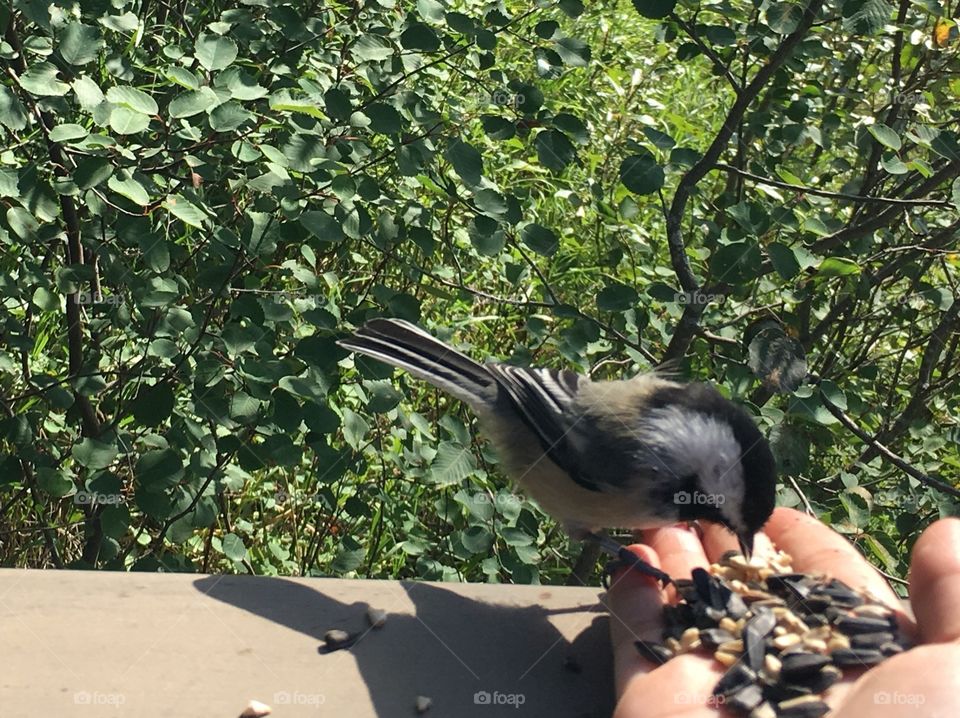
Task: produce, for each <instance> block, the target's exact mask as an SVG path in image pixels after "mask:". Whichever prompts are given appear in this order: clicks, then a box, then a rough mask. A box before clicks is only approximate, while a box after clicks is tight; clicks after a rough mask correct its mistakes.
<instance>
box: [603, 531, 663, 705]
mask: <svg viewBox="0 0 960 718" xmlns="http://www.w3.org/2000/svg"><path fill="white" fill-rule="evenodd" d="M627 548H628V549H629V550H630V551H631V552H632V553H633V554H634V555H635V556H637V557H638V558H640V559H642V560H643V561H646V562H647V563H649V564H650V565H651V566H655V567H657V568H661V566H660V558H659V556H657V553H656V551H654V550H653V549H652V548H650V547H649V546H643V545H640V544H637V545H633V546H628V547H627ZM603 602H604V603H605V604H606V607H607V610H608V611H609V612H610V640H611V643H612V645H613V662H614V676H615V682H616V686H617V693H618V695H619V693H620V690H621V689H622V687H623V686H625V685H626V683H627V682H628V681H629V680H630V678H631V677H632V676H634V675H636V674H638V673H646V672H648V671H651V670H653V669H654V668H655V667H656V666H655V665H654V664H653V663H651V662H650V661H648V660H646V659H645V658H643V657H641V655H640V654H639V653H638V652H637V648H636V646H635V645H634V642H635V641H638V640H643V641H660V640H661V638H662V634H663V596H662V594H661V591H660V586H659V584H658V583H657V582H656V581H655V580H654V579H653V578H651V577H650V576H644V575H642V574H640V573H639V572H638V571H634V570H632V569H629V568H624V569H620V570H618V571H616V572H615V573H614V575H613V576H611V577H610V589H609V590H608V591H607V594H606V596H605V597H604V599H603Z"/></svg>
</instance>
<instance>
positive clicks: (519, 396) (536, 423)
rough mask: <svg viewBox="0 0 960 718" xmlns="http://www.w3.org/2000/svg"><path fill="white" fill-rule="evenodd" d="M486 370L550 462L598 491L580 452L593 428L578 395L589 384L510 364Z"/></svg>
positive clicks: (567, 374)
mask: <svg viewBox="0 0 960 718" xmlns="http://www.w3.org/2000/svg"><path fill="white" fill-rule="evenodd" d="M487 370H488V371H489V372H490V373H491V374H492V375H493V377H494V378H495V379H496V381H497V384H499V385H500V387H501V388H502V389H503V391H504V392H505V393H506V395H507V397H509V399H510V403H511V404H512V408H513V409H514V410H515V411H516V412H517V413H518V414H519V415H520V417H521V418H522V419H523V422H524V423H525V424H526V425H527V427H528V428H529V429H530V430H531V431H533V433H534V434H535V435H536V437H537V438H538V439H539V440H540V444H541V445H542V447H543V450H544V453H546V455H547V456H548V457H549V458H550V460H551V461H553V463H555V464H556V465H557V466H559V467H560V468H561V469H563V470H564V471H565V472H567V473H568V474H569V475H570V477H571V478H572V479H573V480H574V481H576V482H577V483H578V484H580V485H581V486H583V487H584V488H586V489H590V490H591V491H599V490H600V489H599V487H598V486H597V484H596V483H595V482H594V481H592V480H591V479H590V478H589V477H588V476H587V472H586V471H585V470H584V468H585V467H584V466H583V462H582V456H581V451H580V448H579V447H581V446H584V445H585V443H587V442H589V437H588V435H587V434H588V433H589V430H590V426H589V423H584V422H583V421H582V419H583V416H581V415H580V413H579V411H578V409H577V402H576V399H577V392H578V391H579V388H580V386H581V385H582V383H584V382H589V381H590V380H589V379H588V378H586V377H584V376H581V375H579V374H576V373H574V372H572V371H567V370H560V369H532V368H528V367H520V366H512V365H510V364H488V365H487Z"/></svg>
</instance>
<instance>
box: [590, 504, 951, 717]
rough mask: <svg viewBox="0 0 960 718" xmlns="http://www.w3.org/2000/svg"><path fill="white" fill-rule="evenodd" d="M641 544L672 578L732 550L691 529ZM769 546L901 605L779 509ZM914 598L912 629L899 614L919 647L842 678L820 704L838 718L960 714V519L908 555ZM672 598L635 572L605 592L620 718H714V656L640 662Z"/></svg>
mask: <svg viewBox="0 0 960 718" xmlns="http://www.w3.org/2000/svg"><path fill="white" fill-rule="evenodd" d="M644 538H645V539H646V541H647V544H646V545H638V546H635V547H632V550H633V551H634V552H635V553H636V554H637V555H638V556H639V557H640V558H642V559H643V560H645V561H647V562H649V563H651V564H653V565H654V566H659V567H661V568H663V570H665V571H666V572H667V573H669V574H670V575H673V576H689V575H690V571H691V569H693V568H695V567H697V566H707V565H708V564H709V563H710V562H712V561H715V560H717V559H718V557H719V556H720V555H721V554H722V553H723V552H724V551H727V550H729V549H735V548H736V542H735V540H734V539H733V537H732V536H730V535H728V534H727V533H726V532H725V531H723V529H720V528H716V527H707V528H706V529H705V531H704V535H703V538H702V539H701V538H700V537H699V536H698V535H697V534H696V533H694V532H693V531H691V530H688V529H681V528H669V529H658V530H655V531H650V532H646V533H645V534H644ZM771 541H772V542H773V543H774V544H776V546H777V547H778V548H781V549H783V550H784V551H786V552H787V553H788V554H790V555H791V556H792V557H793V565H794V568H795V569H796V570H797V571H802V572H805V573H826V574H828V575H831V576H835V577H836V578H839V579H841V580H842V581H844V582H845V583H847V584H849V585H850V586H853V587H856V588H860V589H865V590H867V591H869V592H871V593H872V594H873V595H875V596H876V597H877V598H879V599H880V600H882V601H884V602H885V603H887V604H888V605H890V606H891V607H894V608H897V609H900V606H901V603H900V600H899V599H898V598H897V597H896V595H895V594H894V593H893V591H892V590H891V589H890V587H889V585H887V583H886V581H885V580H884V579H883V578H882V577H881V576H880V575H879V574H878V573H877V572H876V571H875V570H874V569H873V568H872V567H871V566H870V565H869V564H868V563H867V562H866V561H865V560H864V559H863V558H862V557H861V556H860V554H859V553H858V551H857V550H856V549H855V548H854V547H853V546H852V545H851V544H849V543H848V542H847V541H846V540H845V539H844V538H842V537H841V536H840V535H839V534H837V533H835V532H833V531H832V530H830V529H829V528H827V527H826V526H824V525H823V524H822V523H820V522H819V521H817V520H816V519H813V518H811V517H809V516H806V515H804V514H801V513H798V512H796V511H792V510H790V509H777V510H776V511H775V512H774V514H773V516H772V517H771V519H770V521H769V522H768V524H767V526H766V528H765V533H764V534H761V535H759V536H758V537H757V543H756V551H757V552H758V553H760V552H764V551H770V550H772V544H771ZM910 595H911V604H912V608H913V613H914V615H915V616H916V621H914V620H913V619H912V618H911V617H909V616H908V615H907V614H906V613H904V612H903V611H902V610H898V613H899V614H900V620H901V626H902V627H903V630H904V631H905V632H906V633H907V635H909V636H912V637H913V638H914V642H915V643H916V644H917V645H916V647H915V648H912V649H911V650H909V651H906V652H904V653H902V654H900V655H898V656H894V657H893V658H890V659H889V660H887V661H884V662H883V663H881V664H879V665H878V666H875V667H874V668H872V669H870V670H860V671H846V672H845V675H844V678H843V680H841V681H840V682H838V683H837V684H836V685H834V686H833V687H831V688H830V689H829V690H828V691H827V693H826V696H825V698H824V700H826V702H827V703H828V704H830V706H831V707H832V708H833V710H832V712H831V714H830V715H831V716H834V717H835V718H860V717H861V716H862V717H863V718H867V717H868V716H869V717H870V718H886V717H887V716H890V717H893V716H896V717H897V718H903V716H916V717H917V718H921V717H922V718H928V717H929V716H940V715H942V716H945V717H946V716H951V717H953V716H957V715H960V520H957V519H944V520H942V521H939V522H937V523H935V524H934V525H933V526H931V527H930V528H929V529H927V531H926V532H925V533H924V534H923V536H921V538H920V539H919V540H918V541H917V544H916V546H915V547H914V552H913V561H912V566H911V573H910ZM671 600H673V594H672V589H670V590H669V591H667V592H664V591H661V590H660V588H659V586H658V585H656V584H654V583H653V582H652V581H651V580H650V579H648V578H646V577H643V576H640V575H639V574H637V573H635V572H626V573H621V574H618V575H617V576H614V578H613V581H612V585H611V588H610V591H609V593H608V599H607V602H608V607H609V609H610V614H611V619H610V620H611V633H612V640H613V649H614V664H615V671H616V688H617V696H618V704H617V710H616V713H615V717H616V718H666V717H667V716H678V717H679V716H682V717H683V718H687V717H688V716H711V715H712V716H715V715H717V710H716V708H717V706H716V705H715V703H714V701H713V699H712V698H711V694H712V691H713V687H714V685H716V682H717V681H718V680H719V678H720V676H721V675H722V674H723V670H724V669H723V668H722V667H721V666H720V665H719V664H718V663H717V662H716V661H714V660H713V658H712V657H710V656H707V655H702V654H686V655H682V656H678V657H676V658H674V659H672V660H670V661H668V662H667V663H666V664H665V665H663V666H659V667H657V666H654V665H653V664H652V663H650V662H649V661H647V660H645V659H643V658H641V657H640V655H639V654H638V653H637V651H636V648H635V647H634V641H636V640H637V639H643V640H652V641H657V640H659V639H660V635H661V630H662V624H661V613H662V606H663V604H664V602H666V601H671Z"/></svg>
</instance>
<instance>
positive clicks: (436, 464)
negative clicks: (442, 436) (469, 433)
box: [428, 441, 477, 486]
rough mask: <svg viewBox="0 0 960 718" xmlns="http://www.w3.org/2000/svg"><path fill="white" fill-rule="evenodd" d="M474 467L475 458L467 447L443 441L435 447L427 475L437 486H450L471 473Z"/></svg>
mask: <svg viewBox="0 0 960 718" xmlns="http://www.w3.org/2000/svg"><path fill="white" fill-rule="evenodd" d="M476 468H477V464H476V459H474V456H473V454H472V453H471V452H470V449H469V448H464V447H463V446H460V445H459V444H455V443H453V442H450V441H444V442H442V443H441V444H440V445H439V446H438V447H437V455H436V456H435V457H434V459H433V463H432V464H430V473H429V475H428V477H429V479H430V481H431V482H433V483H434V484H436V485H437V486H450V485H452V484H459V483H460V482H461V481H463V480H464V479H465V478H467V477H468V476H470V475H472V474H473V473H474V472H475V471H476Z"/></svg>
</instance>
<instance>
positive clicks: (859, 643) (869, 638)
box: [850, 631, 894, 649]
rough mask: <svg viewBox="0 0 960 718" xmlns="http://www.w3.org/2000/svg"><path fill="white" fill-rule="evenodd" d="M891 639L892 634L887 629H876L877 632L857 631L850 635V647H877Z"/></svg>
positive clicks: (892, 638)
mask: <svg viewBox="0 0 960 718" xmlns="http://www.w3.org/2000/svg"><path fill="white" fill-rule="evenodd" d="M893 640H894V637H893V634H892V633H890V632H889V631H878V632H877V633H857V634H854V635H853V636H850V647H851V648H876V649H879V648H880V647H881V646H882V645H883V644H885V643H890V642H892V641H893Z"/></svg>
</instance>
